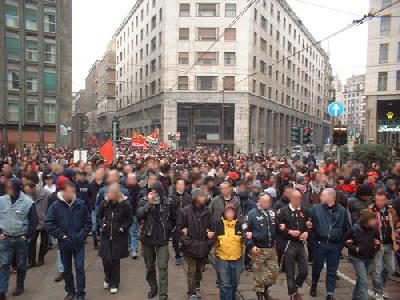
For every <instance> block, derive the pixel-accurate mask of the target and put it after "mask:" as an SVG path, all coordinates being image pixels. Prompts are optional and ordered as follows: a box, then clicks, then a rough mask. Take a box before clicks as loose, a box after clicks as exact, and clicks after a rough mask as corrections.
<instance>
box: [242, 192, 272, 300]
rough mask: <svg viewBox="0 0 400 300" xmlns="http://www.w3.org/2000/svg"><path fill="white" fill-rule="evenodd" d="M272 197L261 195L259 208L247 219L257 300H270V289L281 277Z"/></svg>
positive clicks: (248, 215)
mask: <svg viewBox="0 0 400 300" xmlns="http://www.w3.org/2000/svg"><path fill="white" fill-rule="evenodd" d="M271 206H272V199H271V196H270V195H268V194H265V193H261V194H260V197H259V200H258V203H257V208H255V209H253V210H251V211H250V212H249V213H248V214H247V217H246V219H245V224H244V229H245V231H246V245H247V246H248V247H249V248H250V249H251V252H252V263H253V281H254V290H255V292H256V294H257V300H268V299H269V292H268V289H269V288H270V287H271V286H272V285H273V284H275V283H276V279H277V277H278V275H279V266H278V257H277V254H276V251H275V238H276V230H277V220H276V216H275V212H274V211H273V210H272V209H271Z"/></svg>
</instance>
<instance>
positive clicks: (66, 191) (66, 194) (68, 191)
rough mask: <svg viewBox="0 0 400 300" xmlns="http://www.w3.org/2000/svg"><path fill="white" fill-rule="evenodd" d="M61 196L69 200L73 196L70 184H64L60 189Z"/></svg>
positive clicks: (73, 192) (73, 189)
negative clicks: (62, 188)
mask: <svg viewBox="0 0 400 300" xmlns="http://www.w3.org/2000/svg"><path fill="white" fill-rule="evenodd" d="M62 195H63V198H64V199H65V201H68V202H71V201H72V200H73V199H74V198H75V195H76V193H75V188H74V187H72V186H66V187H65V189H64V190H63V191H62Z"/></svg>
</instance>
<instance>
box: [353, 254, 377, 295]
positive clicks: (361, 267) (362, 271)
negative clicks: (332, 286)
mask: <svg viewBox="0 0 400 300" xmlns="http://www.w3.org/2000/svg"><path fill="white" fill-rule="evenodd" d="M350 261H351V263H352V264H353V267H354V270H355V271H356V274H357V281H356V286H355V287H354V290H353V300H368V299H369V297H368V274H370V273H371V272H373V271H375V260H374V259H369V260H362V259H359V258H357V257H353V256H351V257H350Z"/></svg>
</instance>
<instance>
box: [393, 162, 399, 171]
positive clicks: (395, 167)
mask: <svg viewBox="0 0 400 300" xmlns="http://www.w3.org/2000/svg"><path fill="white" fill-rule="evenodd" d="M394 171H395V172H396V173H400V163H396V164H395V166H394Z"/></svg>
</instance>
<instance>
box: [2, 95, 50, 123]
mask: <svg viewBox="0 0 400 300" xmlns="http://www.w3.org/2000/svg"><path fill="white" fill-rule="evenodd" d="M28 101H29V100H28ZM30 101H35V100H30ZM41 107H42V109H43V122H44V123H49V124H53V123H56V121H57V109H56V104H55V103H43V104H42V105H41ZM20 108H21V107H20V103H18V102H8V105H7V111H8V114H7V120H8V121H9V122H18V121H21V120H20V117H21V111H20ZM39 116H40V105H39V103H38V102H27V103H26V105H25V121H26V122H39Z"/></svg>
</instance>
